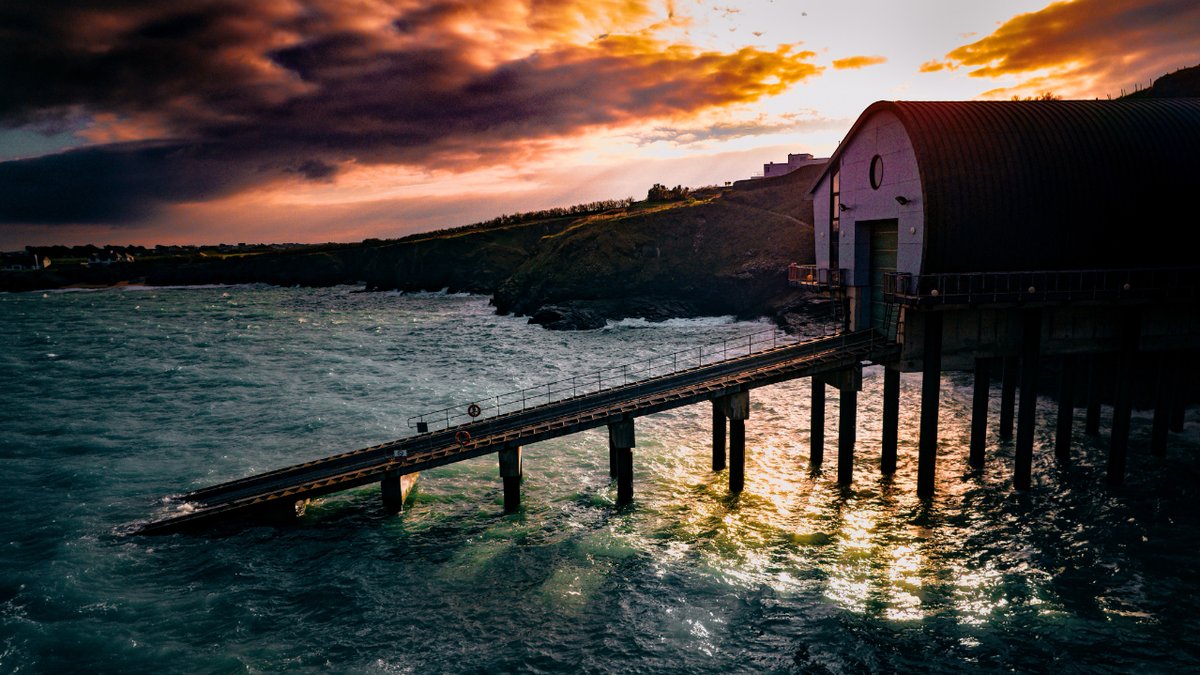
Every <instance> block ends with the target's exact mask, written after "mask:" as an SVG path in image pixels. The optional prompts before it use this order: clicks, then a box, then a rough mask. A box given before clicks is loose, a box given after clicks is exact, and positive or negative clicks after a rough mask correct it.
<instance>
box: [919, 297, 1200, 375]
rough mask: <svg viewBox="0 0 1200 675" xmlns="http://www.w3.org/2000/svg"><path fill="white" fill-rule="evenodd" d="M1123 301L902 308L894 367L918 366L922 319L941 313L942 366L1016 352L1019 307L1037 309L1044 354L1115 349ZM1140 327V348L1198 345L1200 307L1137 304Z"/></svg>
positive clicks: (967, 365) (950, 367)
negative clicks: (901, 329)
mask: <svg viewBox="0 0 1200 675" xmlns="http://www.w3.org/2000/svg"><path fill="white" fill-rule="evenodd" d="M1129 308H1130V307H1129V306H1127V305H1119V304H1115V303H1108V304H1094V305H1081V304H1075V305H1046V306H1043V307H1040V308H1039V307H1036V306H1031V307H1028V308H1022V307H1011V308H1000V309H977V308H976V309H972V308H949V309H946V310H944V311H942V310H939V311H938V312H934V311H920V312H914V311H905V313H904V317H905V324H904V334H903V349H902V352H901V356H900V361H899V363H898V364H897V365H898V367H899V368H900V369H901V370H903V371H904V372H920V371H921V370H922V366H921V356H922V347H921V345H922V339H923V338H922V336H923V334H924V319H925V318H926V317H928V316H931V315H932V314H934V313H941V314H943V315H944V320H943V324H944V325H943V340H942V350H943V355H942V368H943V369H944V370H964V371H965V370H970V369H971V368H973V367H974V365H975V359H977V358H987V357H993V358H994V357H1004V356H1011V355H1015V354H1019V353H1020V351H1021V337H1022V334H1023V332H1022V325H1023V320H1022V316H1023V312H1025V311H1027V309H1040V310H1041V313H1042V328H1041V336H1040V338H1039V343H1040V347H1039V350H1040V352H1041V354H1042V355H1043V356H1064V355H1067V354H1095V353H1104V352H1108V353H1114V352H1117V351H1118V350H1120V348H1121V344H1120V337H1121V324H1122V321H1123V319H1122V317H1123V316H1124V314H1125V312H1126V310H1127V309H1129ZM1139 311H1140V313H1141V314H1142V328H1141V333H1140V338H1139V343H1138V348H1139V349H1140V350H1141V351H1145V352H1159V351H1180V350H1192V351H1194V350H1197V349H1200V307H1198V306H1197V304H1196V303H1187V302H1174V303H1163V304H1155V305H1145V306H1141V307H1139Z"/></svg>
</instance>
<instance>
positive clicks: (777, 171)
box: [756, 152, 829, 178]
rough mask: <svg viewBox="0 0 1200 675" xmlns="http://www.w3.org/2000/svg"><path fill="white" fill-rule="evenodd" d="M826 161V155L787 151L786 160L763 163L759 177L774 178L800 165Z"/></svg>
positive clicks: (827, 159)
mask: <svg viewBox="0 0 1200 675" xmlns="http://www.w3.org/2000/svg"><path fill="white" fill-rule="evenodd" d="M827 161H829V158H828V157H813V156H812V155H811V154H810V153H807V152H804V153H799V154H794V155H793V154H790V153H789V154H788V158H787V162H769V163H767V164H763V175H762V176H761V177H762V178H774V177H775V176H783V175H785V174H789V173H791V172H793V171H795V170H796V169H799V168H801V167H805V166H811V165H813V164H821V163H822V162H827ZM756 177H757V176H756Z"/></svg>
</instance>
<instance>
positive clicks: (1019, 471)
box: [1013, 309, 1042, 490]
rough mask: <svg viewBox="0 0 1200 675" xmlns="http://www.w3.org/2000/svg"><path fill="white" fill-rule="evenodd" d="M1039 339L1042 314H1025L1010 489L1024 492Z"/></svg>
mask: <svg viewBox="0 0 1200 675" xmlns="http://www.w3.org/2000/svg"><path fill="white" fill-rule="evenodd" d="M1041 339H1042V313H1041V311H1039V310H1036V309H1030V310H1026V311H1025V315H1024V317H1023V318H1022V321H1021V402H1020V404H1019V406H1018V409H1017V448H1016V461H1015V462H1014V466H1013V485H1014V486H1016V488H1017V489H1018V490H1028V489H1029V485H1030V482H1031V480H1032V474H1033V432H1034V425H1035V424H1036V422H1037V420H1036V418H1035V415H1034V413H1035V412H1036V411H1037V374H1038V354H1039V348H1040V346H1041V345H1040V342H1041Z"/></svg>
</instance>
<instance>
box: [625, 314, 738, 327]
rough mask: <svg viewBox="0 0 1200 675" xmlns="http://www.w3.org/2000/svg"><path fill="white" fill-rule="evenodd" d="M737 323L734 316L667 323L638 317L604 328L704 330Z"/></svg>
mask: <svg viewBox="0 0 1200 675" xmlns="http://www.w3.org/2000/svg"><path fill="white" fill-rule="evenodd" d="M737 322H738V320H737V317H735V316H733V315H732V314H727V315H724V316H696V317H688V318H676V319H667V320H665V321H650V320H648V319H644V318H642V317H640V316H638V317H630V318H627V319H621V320H620V321H613V320H611V319H610V320H609V322H608V324H607V325H606V326H605V327H604V328H605V330H609V329H617V328H704V327H707V326H728V325H730V324H734V323H737Z"/></svg>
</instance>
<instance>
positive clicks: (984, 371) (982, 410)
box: [969, 359, 992, 469]
mask: <svg viewBox="0 0 1200 675" xmlns="http://www.w3.org/2000/svg"><path fill="white" fill-rule="evenodd" d="M990 370H991V361H989V360H988V359H975V391H974V392H973V394H972V396H971V454H970V459H969V461H970V463H971V466H973V467H975V468H976V469H980V468H983V458H984V454H985V451H986V447H987V416H988V396H989V394H990V393H991V387H992V379H991V372H990Z"/></svg>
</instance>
